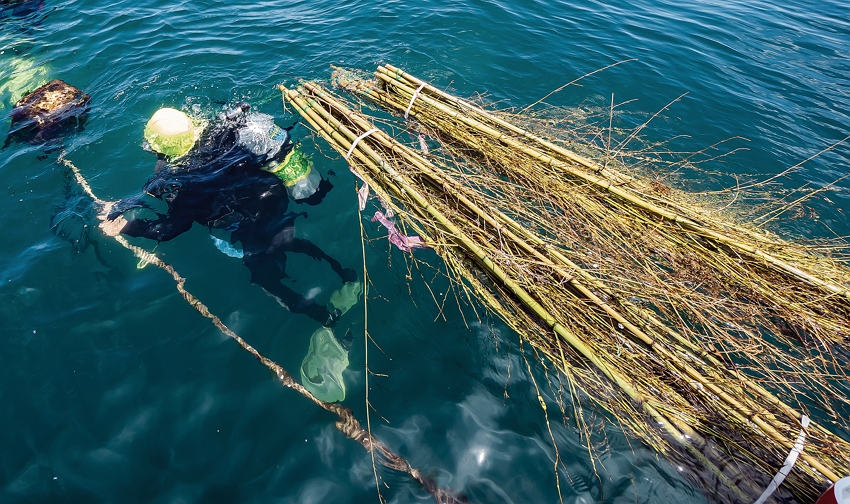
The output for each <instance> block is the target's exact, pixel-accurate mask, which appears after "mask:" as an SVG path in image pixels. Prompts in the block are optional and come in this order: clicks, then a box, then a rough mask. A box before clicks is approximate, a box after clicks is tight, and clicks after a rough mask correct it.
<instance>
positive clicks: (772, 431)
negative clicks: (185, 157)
mask: <svg viewBox="0 0 850 504" xmlns="http://www.w3.org/2000/svg"><path fill="white" fill-rule="evenodd" d="M304 87H305V89H307V90H308V91H309V92H311V93H312V94H313V95H314V96H316V97H318V98H320V99H322V100H324V101H326V102H327V103H328V104H329V105H331V106H332V107H334V108H336V109H337V110H339V111H340V113H341V114H343V115H344V116H345V117H346V118H347V119H348V120H350V121H352V122H354V123H355V124H356V126H357V127H359V128H360V129H361V130H363V131H368V130H369V129H371V128H372V127H373V126H374V125H372V124H371V123H369V122H368V121H366V120H365V119H363V118H362V117H360V116H359V115H358V114H357V113H356V112H353V111H351V110H349V109H348V108H347V107H345V105H344V104H342V103H341V102H339V101H338V100H336V99H335V98H334V97H333V95H331V94H329V93H326V92H325V91H324V90H323V89H322V88H320V87H319V86H317V85H314V84H311V83H307V84H305V85H304ZM373 138H375V139H376V140H377V141H379V142H380V143H382V144H383V145H384V146H386V147H388V148H390V149H392V150H394V151H396V152H399V153H400V154H401V155H403V156H405V157H406V158H407V160H408V161H410V162H413V163H415V164H416V165H417V166H418V167H419V168H420V169H421V170H422V171H423V172H425V174H426V175H428V176H429V177H431V178H432V179H434V180H435V182H437V183H438V184H440V185H442V187H443V189H444V190H445V191H447V193H449V194H453V195H454V197H456V198H457V199H458V200H459V201H460V202H461V203H463V204H464V205H465V206H466V207H467V208H469V209H470V210H471V211H472V212H473V213H474V214H476V215H477V216H479V217H480V218H482V219H484V220H485V221H486V222H488V223H489V224H490V225H491V226H493V227H494V228H496V229H498V230H499V231H500V232H501V233H504V234H505V235H506V236H507V237H508V238H509V239H511V240H513V241H514V243H516V244H518V245H519V246H520V247H521V248H523V249H524V250H526V252H528V253H531V254H532V255H534V256H535V257H537V258H538V259H539V260H541V261H543V262H544V263H548V264H549V265H550V267H552V268H553V269H554V270H555V271H556V272H557V273H558V274H560V275H561V276H562V277H563V278H564V279H566V280H567V281H568V282H569V283H571V284H572V285H573V286H574V287H576V289H577V290H579V292H580V293H581V294H582V295H584V296H585V297H587V298H588V299H589V300H590V301H591V302H592V303H593V304H595V305H596V306H598V307H600V308H601V309H602V310H603V311H605V312H606V313H607V314H608V315H610V316H611V317H612V318H614V319H615V320H616V321H618V322H620V323H621V324H623V325H624V327H625V328H626V329H627V330H629V331H630V332H631V333H632V334H633V335H634V336H635V337H637V339H638V341H640V342H642V343H644V344H646V345H647V346H649V347H651V348H652V349H653V350H654V352H656V353H658V354H659V355H661V356H663V357H664V359H663V361H662V362H670V363H673V364H674V366H675V367H676V368H677V369H678V370H679V371H680V372H683V373H685V374H686V375H687V376H689V377H690V378H691V379H693V380H694V382H689V383H691V385H692V386H693V388H694V389H695V390H696V391H697V392H699V393H703V394H704V393H705V391H704V390H702V389H701V387H700V385H701V386H704V387H706V388H707V389H708V390H709V391H710V392H711V393H713V394H715V395H716V396H718V397H719V398H721V399H722V402H723V403H725V405H726V407H727V412H728V413H729V414H731V415H733V416H735V417H736V418H737V420H738V421H739V422H741V423H742V424H743V425H746V424H747V421H750V422H752V423H754V424H756V425H757V426H758V427H759V428H760V429H761V430H762V431H763V432H764V433H766V434H768V436H769V437H770V438H772V439H774V440H775V441H776V442H777V443H779V444H781V445H783V446H785V447H786V448H787V449H791V448H793V445H794V443H793V442H792V441H791V440H789V439H787V438H786V437H785V436H783V435H782V434H780V433H779V432H778V431H777V430H776V428H775V427H773V426H772V425H770V424H769V423H767V422H765V421H764V420H763V419H762V418H761V417H760V416H758V413H756V412H755V411H754V410H753V409H752V408H750V407H748V406H745V405H744V404H742V403H741V402H739V400H738V399H736V398H734V397H732V396H731V395H729V394H728V393H727V392H726V391H724V390H723V389H721V388H720V387H718V386H717V385H715V384H714V382H713V381H712V380H710V379H709V378H707V377H706V376H704V375H703V374H702V373H701V372H699V371H697V370H696V369H695V368H693V367H692V366H690V365H688V364H687V363H685V362H683V361H682V360H681V359H680V358H679V357H678V356H677V355H676V354H675V353H673V352H671V350H670V349H668V348H666V346H664V345H662V344H660V343H659V342H656V341H654V340H653V339H652V338H651V337H650V336H649V335H647V334H646V333H644V332H643V331H642V330H641V329H639V328H637V327H636V326H634V325H633V324H632V323H631V322H630V321H628V320H626V319H625V318H624V317H623V316H622V315H621V314H620V313H619V312H617V311H616V310H615V309H614V308H613V307H611V306H610V305H609V304H607V303H605V302H604V301H602V300H601V299H599V298H598V297H597V296H596V295H595V294H593V293H592V292H591V291H590V290H589V289H587V288H586V287H584V286H583V285H582V284H581V283H579V282H578V281H577V280H576V279H575V277H574V276H573V275H572V274H570V273H569V272H566V271H564V270H562V269H560V268H559V267H558V266H557V265H555V264H552V263H551V262H549V261H548V260H547V258H546V257H545V256H544V255H543V254H541V253H540V252H539V251H538V250H536V249H535V248H534V247H532V246H530V245H528V244H527V243H526V242H525V241H524V240H522V239H520V238H519V237H518V236H516V235H514V234H513V233H512V232H511V231H510V230H509V229H506V228H504V227H503V226H501V225H500V224H499V223H498V222H496V221H494V220H493V219H492V217H490V216H489V215H488V212H485V211H484V210H482V209H481V208H480V207H478V206H477V205H476V204H475V203H473V202H471V201H470V200H469V199H468V198H466V197H465V196H464V195H462V194H460V193H459V192H464V190H465V189H466V188H465V187H464V186H463V185H461V184H456V183H451V181H449V180H447V179H446V178H445V176H444V175H443V174H442V173H440V172H439V171H437V170H436V169H435V167H434V166H433V165H431V163H430V162H429V161H427V160H425V159H424V158H422V157H421V156H419V154H418V153H416V152H415V151H413V150H412V149H410V148H408V147H407V146H404V145H402V144H399V143H398V142H396V141H395V139H393V138H391V137H389V136H388V135H386V134H385V133H383V132H382V131H380V130H379V131H377V132H375V133H374V134H373ZM488 211H489V212H495V213H500V212H498V210H496V209H492V208H488ZM505 217H506V216H505ZM506 218H507V217H506ZM564 259H565V260H566V258H564ZM567 261H568V260H567ZM574 268H575V269H576V270H579V271H580V268H579V267H578V266H577V265H575V266H574ZM750 387H752V385H750ZM782 406H784V408H783V409H784V410H785V411H788V410H790V409H791V408H790V407H788V406H787V405H784V404H782ZM758 409H759V410H761V409H762V408H761V407H758ZM790 419H791V420H792V421H793V422H795V423H797V422H799V419H800V415H799V414H798V415H796V416H791V417H790ZM813 427H814V426H812V428H813ZM807 461H809V460H807ZM811 462H813V465H815V466H820V467H817V468H818V469H819V470H822V471H827V472H829V471H828V470H827V469H826V468H825V467H823V466H822V465H820V464H819V463H818V462H817V461H816V460H814V459H812V460H811Z"/></svg>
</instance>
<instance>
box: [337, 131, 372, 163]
mask: <svg viewBox="0 0 850 504" xmlns="http://www.w3.org/2000/svg"><path fill="white" fill-rule="evenodd" d="M376 131H378V128H372V129H370V130H369V131H367V132H366V133H363V134H362V135H360V136H359V137H357V138H355V139H354V142H353V143H352V144H351V148H350V149H348V152H347V153H346V154H345V160H346V161H348V158H350V157H351V153H352V152H354V148H355V147H357V143H358V142H360V140H363V139H364V138H366V137H367V136H369V135H371V134H372V133H374V132H376Z"/></svg>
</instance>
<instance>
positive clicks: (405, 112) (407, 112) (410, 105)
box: [404, 82, 425, 119]
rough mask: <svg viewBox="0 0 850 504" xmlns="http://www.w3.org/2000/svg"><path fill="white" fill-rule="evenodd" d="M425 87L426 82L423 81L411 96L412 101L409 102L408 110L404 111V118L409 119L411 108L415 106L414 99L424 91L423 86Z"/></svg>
mask: <svg viewBox="0 0 850 504" xmlns="http://www.w3.org/2000/svg"><path fill="white" fill-rule="evenodd" d="M424 87H425V83H424V82H423V83H422V85H420V86H419V87H418V88H416V91H414V92H413V96H411V97H410V103H408V104H407V110H405V111H404V118H405V119H407V114H409V113H410V109H411V108H413V101H414V100H416V97H417V96H419V91H422V88H424Z"/></svg>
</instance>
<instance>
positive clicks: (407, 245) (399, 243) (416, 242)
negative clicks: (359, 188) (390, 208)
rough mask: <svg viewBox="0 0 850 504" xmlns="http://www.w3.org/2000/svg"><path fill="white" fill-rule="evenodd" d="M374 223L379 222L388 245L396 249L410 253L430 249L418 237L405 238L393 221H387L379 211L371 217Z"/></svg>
mask: <svg viewBox="0 0 850 504" xmlns="http://www.w3.org/2000/svg"><path fill="white" fill-rule="evenodd" d="M375 221H378V222H380V223H381V225H383V226H384V227H385V228H387V234H388V235H389V239H390V243H392V244H393V245H395V246H396V247H398V249H399V250H403V251H404V252H410V251H411V250H414V249H418V248H431V247H429V246H428V245H425V243H424V242H423V241H422V238H421V237H419V236H406V235H403V234H401V232H400V231H399V230H398V229H397V228H396V227H395V224H394V223H393V221H391V220H389V219H387V218H386V217H385V216H384V214H383V212H381V211H380V210H378V211H377V212H375V216H374V217H372V222H375Z"/></svg>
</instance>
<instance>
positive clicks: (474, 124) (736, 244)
mask: <svg viewBox="0 0 850 504" xmlns="http://www.w3.org/2000/svg"><path fill="white" fill-rule="evenodd" d="M376 76H377V77H378V78H380V79H381V80H383V81H384V82H386V83H388V84H390V85H391V86H394V87H395V88H398V89H400V90H401V91H403V92H404V93H405V95H407V96H410V97H412V96H413V93H414V89H412V88H411V87H409V86H407V85H405V84H404V83H401V82H399V81H398V80H396V79H394V78H393V77H391V76H390V75H387V74H384V73H382V72H378V73H376ZM417 100H420V101H422V102H424V103H426V104H428V105H429V106H431V107H433V108H435V109H437V110H439V111H440V112H442V113H444V114H446V115H447V116H448V117H450V118H452V119H456V120H458V121H460V122H462V123H464V124H466V125H467V126H469V127H471V128H473V129H475V130H477V131H480V132H481V133H484V134H486V135H488V136H490V137H491V138H493V139H494V140H497V141H499V142H502V143H504V144H505V145H508V146H510V147H512V148H514V149H516V150H518V151H520V152H523V153H525V154H526V155H528V156H530V157H532V158H534V159H536V160H538V161H539V162H541V163H543V164H544V165H553V166H556V167H558V168H560V169H562V170H564V171H565V172H567V173H569V174H570V175H572V176H574V177H576V178H578V179H580V180H583V181H585V182H587V183H589V184H592V185H593V186H595V187H598V188H600V189H602V190H604V191H608V192H610V193H612V194H614V195H615V196H617V197H619V198H621V199H622V200H624V201H627V202H629V203H631V204H633V205H635V206H636V207H638V208H641V209H642V210H645V211H647V212H649V213H651V214H653V215H657V216H659V217H661V218H663V219H665V220H667V221H670V222H672V223H675V224H677V225H679V226H681V227H682V228H683V229H685V230H688V231H691V232H694V233H697V234H698V235H699V236H702V237H704V238H709V239H711V240H713V241H716V242H717V243H719V244H722V245H725V246H727V247H730V248H732V249H734V250H737V251H739V252H742V253H745V254H747V255H749V256H751V257H753V258H754V259H757V260H761V261H763V262H764V264H766V265H769V266H772V267H774V268H776V269H778V270H780V271H783V272H785V273H787V274H789V275H791V276H794V277H797V278H798V279H800V280H802V281H804V282H806V283H808V284H810V285H815V286H817V287H820V288H822V289H824V290H826V291H828V292H832V293H834V294H837V295H839V296H841V297H842V298H843V299H845V300H850V290H847V289H845V288H842V287H840V286H837V285H835V284H833V283H831V282H828V281H825V280H822V279H820V278H817V277H815V276H813V275H811V274H809V273H806V272H804V271H802V270H800V269H799V268H797V267H795V266H793V265H791V264H789V263H787V262H786V261H783V260H781V259H779V258H777V257H774V256H773V255H772V254H769V253H767V252H764V251H761V250H759V249H758V248H756V247H754V246H751V245H748V244H746V243H742V242H740V241H737V240H735V239H732V238H730V237H727V236H724V235H722V234H720V233H717V232H716V231H713V230H711V229H708V228H706V227H705V226H702V225H700V224H699V223H697V222H695V221H693V220H692V219H690V218H688V217H686V216H683V215H680V214H677V213H674V212H671V211H669V210H666V209H664V208H661V207H659V206H658V205H655V204H654V203H651V202H649V201H647V200H645V199H643V198H641V197H640V196H638V195H636V194H632V193H630V192H628V191H626V190H624V189H623V188H621V187H618V186H617V185H614V184H613V183H612V182H611V181H610V180H609V179H606V178H602V177H598V176H596V175H594V174H592V173H587V172H584V171H583V170H579V169H576V168H574V167H572V166H570V165H568V164H567V163H564V162H562V161H559V160H557V159H555V158H553V157H551V156H549V155H546V154H544V153H542V152H540V151H538V150H536V149H534V148H532V147H529V146H527V145H524V144H522V143H520V142H518V141H516V140H515V139H514V138H512V137H510V136H507V135H505V134H504V133H502V132H499V131H497V130H495V129H493V128H492V127H490V126H487V125H485V124H483V123H481V122H480V121H477V120H475V119H473V118H470V117H467V116H465V115H463V114H462V113H461V112H460V111H458V110H453V109H451V108H449V107H447V106H445V105H444V104H442V103H439V102H437V101H436V100H433V99H431V98H429V97H427V96H422V95H420V96H419V97H418V98H417ZM413 108H414V110H415V108H416V104H415V103H414V107H413Z"/></svg>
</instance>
